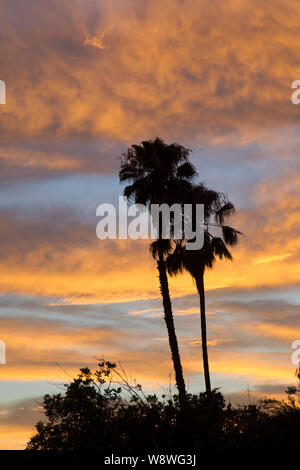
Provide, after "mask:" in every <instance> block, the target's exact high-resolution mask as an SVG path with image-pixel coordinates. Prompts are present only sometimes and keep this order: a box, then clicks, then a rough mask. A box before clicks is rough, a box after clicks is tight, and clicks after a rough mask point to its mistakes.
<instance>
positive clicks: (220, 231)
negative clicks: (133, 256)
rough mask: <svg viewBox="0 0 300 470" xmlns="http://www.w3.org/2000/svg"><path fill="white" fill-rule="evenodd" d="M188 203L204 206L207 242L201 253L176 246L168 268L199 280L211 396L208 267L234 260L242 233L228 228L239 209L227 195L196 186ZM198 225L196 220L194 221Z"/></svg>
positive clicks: (183, 245)
mask: <svg viewBox="0 0 300 470" xmlns="http://www.w3.org/2000/svg"><path fill="white" fill-rule="evenodd" d="M187 200H188V202H190V203H191V202H192V203H193V205H195V204H203V205H204V243H203V246H202V248H201V249H199V250H187V248H186V243H187V241H188V240H186V239H182V240H178V241H176V243H175V247H174V249H173V251H172V252H171V253H170V254H169V255H168V256H167V260H166V265H167V270H168V273H169V274H170V275H171V276H174V275H175V276H176V275H178V274H180V273H182V272H183V271H184V270H186V271H188V272H189V273H190V274H191V276H192V277H193V279H194V280H195V283H196V286H197V290H198V294H199V297H200V319H201V340H202V355H203V369H204V378H205V387H206V392H207V394H210V393H211V382H210V373H209V362H208V351H207V331H206V313H205V288H204V273H205V270H206V269H207V268H212V267H213V265H214V263H215V261H216V259H217V258H219V259H223V258H225V259H228V260H232V254H231V252H230V251H229V249H228V246H234V245H236V244H237V242H238V235H241V232H239V231H238V230H236V229H234V228H232V227H229V226H228V225H225V222H226V220H227V219H229V218H230V216H232V215H233V214H234V212H235V208H234V206H233V204H232V203H231V202H229V201H228V199H227V196H226V195H225V194H223V193H219V192H216V191H213V190H210V189H208V188H206V187H205V186H204V185H203V184H201V185H198V186H195V187H194V188H193V190H192V191H191V193H190V194H189V196H187ZM191 222H192V223H195V220H192V221H191Z"/></svg>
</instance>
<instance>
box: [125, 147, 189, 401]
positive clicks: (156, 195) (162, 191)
mask: <svg viewBox="0 0 300 470" xmlns="http://www.w3.org/2000/svg"><path fill="white" fill-rule="evenodd" d="M189 152H190V151H189V150H188V149H186V148H184V147H183V146H182V145H179V144H176V143H173V144H171V145H167V144H166V143H164V142H163V141H162V140H161V139H159V138H156V139H155V140H149V141H144V142H142V143H141V144H140V145H132V146H131V147H130V148H129V149H128V150H127V152H126V153H124V154H123V157H122V162H121V169H120V173H119V177H120V181H121V182H124V181H126V182H129V183H130V184H129V185H128V186H126V187H125V189H124V196H126V197H127V198H128V199H129V200H132V201H134V202H135V203H137V204H144V205H146V206H148V207H149V206H150V205H151V204H162V203H167V204H169V205H171V204H173V203H174V202H177V203H180V202H181V195H183V194H184V192H185V191H190V190H191V188H192V179H193V177H194V176H195V175H196V170H195V168H194V166H193V165H192V164H191V163H190V162H189V161H188V156H189ZM170 246H171V244H170V241H169V240H165V239H163V238H162V233H161V227H160V226H159V230H158V240H156V241H155V242H153V243H152V244H151V247H150V249H151V252H152V255H153V257H154V258H155V259H156V262H157V269H158V273H159V283H160V292H161V295H162V299H163V308H164V320H165V323H166V327H167V331H168V337H169V345H170V349H171V357H172V361H173V365H174V370H175V379H176V385H177V388H178V395H179V402H180V405H181V406H182V407H183V406H184V404H185V402H186V390H185V383H184V378H183V371H182V365H181V360H180V355H179V348H178V341H177V336H176V332H175V326H174V318H173V312H172V303H171V298H170V293H169V285H168V278H167V271H166V263H165V260H166V256H167V255H168V253H169V250H170Z"/></svg>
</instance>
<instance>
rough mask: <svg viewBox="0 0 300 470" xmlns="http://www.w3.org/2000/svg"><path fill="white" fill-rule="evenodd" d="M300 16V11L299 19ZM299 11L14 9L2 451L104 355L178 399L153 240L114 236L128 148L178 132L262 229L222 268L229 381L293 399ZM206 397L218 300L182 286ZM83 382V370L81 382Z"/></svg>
mask: <svg viewBox="0 0 300 470" xmlns="http://www.w3.org/2000/svg"><path fill="white" fill-rule="evenodd" d="M297 7H298V8H297ZM297 79H300V15H299V2H297V0H264V1H263V2H262V1H261V0H260V1H258V0H251V1H250V0H226V1H225V0H223V1H222V0H161V1H158V0H72V1H70V0H42V1H40V0H26V1H24V0H1V3H0V80H4V81H5V82H6V86H7V98H6V99H7V104H6V105H1V106H0V168H1V170H2V171H1V173H0V224H1V232H0V274H1V282H0V288H1V295H0V316H1V320H0V339H1V340H2V341H5V343H6V350H7V364H6V365H0V381H1V383H0V449H18V448H24V446H25V444H26V442H27V441H28V439H29V437H30V436H31V435H32V434H33V431H34V423H35V422H36V421H37V420H39V419H41V418H42V415H41V414H40V411H41V410H40V408H39V406H38V404H37V403H36V400H38V399H39V398H40V397H41V396H42V395H43V394H44V393H49V392H50V393H55V392H58V391H60V389H59V388H58V386H59V384H60V383H62V382H66V381H68V380H69V379H70V377H69V375H71V376H72V375H74V374H76V372H77V371H78V369H79V368H80V367H83V366H90V367H95V366H96V364H97V359H96V358H97V357H101V356H104V357H105V358H106V359H109V360H115V361H118V360H119V361H121V363H122V365H123V367H124V368H125V369H126V371H127V372H128V373H129V374H131V375H132V377H135V378H136V379H137V380H138V381H139V382H141V383H143V385H144V388H145V389H146V390H151V391H157V392H158V393H160V392H161V391H162V387H167V386H168V384H169V381H170V374H171V378H172V382H174V378H173V369H172V363H171V359H170V353H169V347H168V339H167V333H166V329H165V324H164V321H163V314H162V306H161V299H160V297H159V289H158V279H157V272H156V266H155V263H154V261H153V260H152V258H151V256H150V253H149V249H148V245H149V243H148V241H130V240H122V241H117V240H108V241H100V240H98V239H97V238H96V232H95V229H96V224H97V222H98V219H97V217H96V207H97V206H98V204H100V203H102V202H115V203H116V202H117V200H118V197H119V195H121V194H122V190H123V188H122V187H121V186H120V184H119V179H118V169H119V165H120V157H121V153H122V152H124V151H125V150H126V149H127V147H128V146H129V145H131V144H132V143H139V142H140V141H141V140H146V139H151V138H154V137H156V136H159V137H161V138H162V139H164V140H165V141H166V142H167V143H172V142H174V141H175V142H179V143H181V144H183V145H184V146H186V147H188V148H189V149H192V153H191V159H192V161H193V163H194V164H195V166H196V168H197V170H198V173H199V180H200V181H205V183H206V184H207V185H208V186H209V187H212V188H214V189H216V190H218V191H223V192H226V193H227V194H228V196H229V199H230V200H232V201H233V202H234V204H235V205H236V209H237V212H236V215H235V217H234V219H233V220H232V224H233V225H234V227H236V228H237V229H239V230H241V231H242V232H243V233H244V234H245V237H243V238H241V242H240V244H239V245H238V246H237V247H236V248H234V251H233V255H234V262H233V263H230V262H218V263H217V265H216V267H215V269H214V270H213V271H211V272H208V273H207V275H206V287H207V314H208V317H207V322H208V338H209V358H210V367H211V372H212V385H213V387H221V391H222V392H224V393H225V394H226V396H227V397H230V399H231V400H232V401H233V400H236V399H241V400H243V399H244V398H245V390H247V387H248V386H249V389H250V395H251V397H252V399H253V400H254V399H257V398H259V397H260V396H262V395H263V394H269V395H280V394H281V395H282V394H283V393H284V390H285V388H286V386H287V385H291V384H292V385H293V384H294V383H295V379H294V375H293V374H294V369H295V366H294V365H293V364H292V362H291V353H292V349H291V343H292V341H294V340H296V339H300V316H299V313H300V289H299V277H300V198H299V187H300V157H299V153H300V150H299V145H300V132H299V130H300V105H298V106H297V105H293V104H292V103H291V94H292V92H293V90H292V89H291V84H292V82H293V81H294V80H297ZM170 290H171V295H172V298H173V305H174V314H175V322H176V328H177V334H178V339H179V343H180V350H181V354H182V360H183V368H184V373H185V376H186V382H187V384H188V389H189V390H190V391H193V392H198V391H200V390H203V389H204V380H203V376H202V358H201V342H200V338H199V336H200V322H199V298H198V296H197V295H196V290H195V286H194V285H193V282H192V280H191V278H190V277H189V276H188V275H185V276H182V277H180V278H177V279H171V280H170ZM68 374H69V375H68Z"/></svg>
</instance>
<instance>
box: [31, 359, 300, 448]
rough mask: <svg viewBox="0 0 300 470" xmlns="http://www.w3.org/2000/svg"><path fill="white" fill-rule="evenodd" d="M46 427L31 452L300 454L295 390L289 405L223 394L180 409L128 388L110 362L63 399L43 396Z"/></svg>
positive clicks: (70, 387) (173, 401) (171, 400)
mask: <svg viewBox="0 0 300 470" xmlns="http://www.w3.org/2000/svg"><path fill="white" fill-rule="evenodd" d="M43 407H44V412H45V415H46V417H47V422H46V423H42V422H38V423H37V425H36V431H37V432H36V434H35V435H34V437H32V438H31V440H30V441H29V443H28V445H27V449H28V450H55V451H57V450H61V451H73V450H100V451H105V452H109V451H111V452H114V451H116V450H117V451H118V452H125V451H126V453H127V455H130V453H134V452H145V451H151V452H161V451H173V452H174V450H179V449H180V450H184V449H188V450H191V449H194V450H207V449H216V450H232V449H238V450H244V449H245V450H246V449H257V448H264V449H265V448H276V447H277V446H280V448H281V449H282V448H300V408H299V405H298V401H297V392H296V389H294V390H292V389H290V390H289V396H288V399H287V400H286V401H278V400H264V401H262V402H260V404H259V405H248V406H240V407H233V406H231V405H226V404H225V400H224V397H223V396H222V394H221V393H220V392H218V391H217V390H214V391H213V392H212V395H211V396H210V397H209V396H207V395H206V393H200V394H199V395H188V401H187V405H186V406H185V408H184V409H180V407H179V403H178V396H177V395H173V394H171V392H169V393H167V394H165V395H163V396H162V398H161V399H158V398H157V397H156V396H155V395H145V394H144V392H143V390H142V387H141V386H140V385H139V384H136V383H134V382H133V384H132V383H130V381H129V380H128V378H127V376H126V374H125V372H124V370H122V369H121V371H120V370H119V369H118V368H116V365H115V364H113V363H110V362H107V361H102V362H101V363H100V364H99V368H98V370H96V371H95V372H91V371H90V369H88V368H85V369H81V371H80V375H79V376H78V377H77V378H76V379H74V380H73V382H71V383H70V384H65V393H64V394H60V393H59V394H56V395H52V396H50V395H45V396H44V399H43Z"/></svg>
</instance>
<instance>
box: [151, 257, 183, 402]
mask: <svg viewBox="0 0 300 470" xmlns="http://www.w3.org/2000/svg"><path fill="white" fill-rule="evenodd" d="M157 269H158V272H159V283H160V292H161V295H162V298H163V307H164V313H165V316H164V320H165V322H166V326H167V330H168V336H169V344H170V349H171V357H172V361H173V365H174V370H175V379H176V385H177V388H178V395H179V404H180V407H181V408H183V407H184V405H185V403H186V391H185V383H184V378H183V372H182V366H181V360H180V355H179V349H178V342H177V337H176V333H175V326H174V318H173V312H172V304H171V299H170V293H169V284H168V278H167V272H166V266H165V262H164V258H163V254H162V253H159V259H158V261H157Z"/></svg>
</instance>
